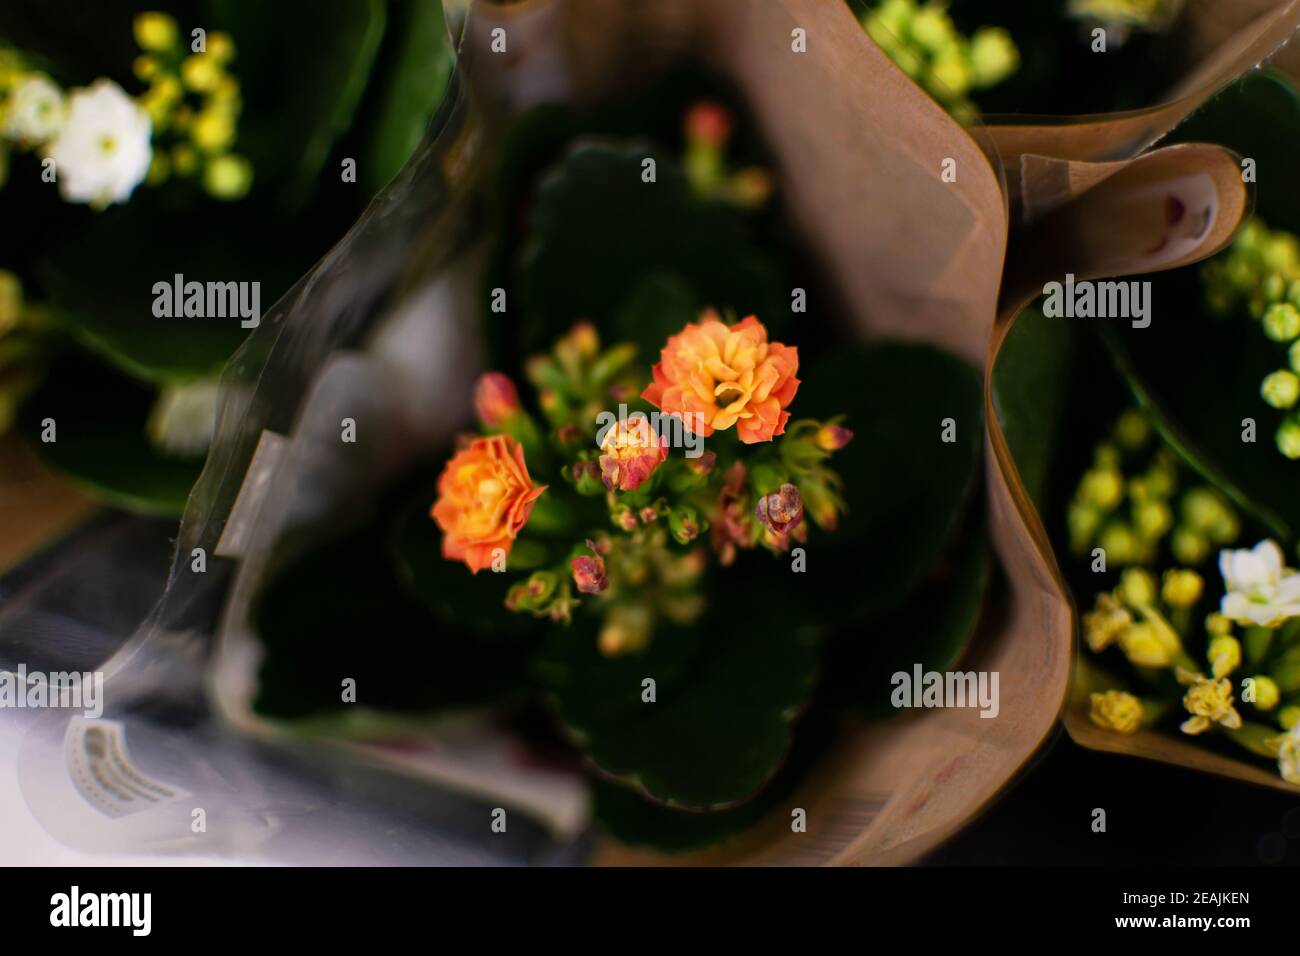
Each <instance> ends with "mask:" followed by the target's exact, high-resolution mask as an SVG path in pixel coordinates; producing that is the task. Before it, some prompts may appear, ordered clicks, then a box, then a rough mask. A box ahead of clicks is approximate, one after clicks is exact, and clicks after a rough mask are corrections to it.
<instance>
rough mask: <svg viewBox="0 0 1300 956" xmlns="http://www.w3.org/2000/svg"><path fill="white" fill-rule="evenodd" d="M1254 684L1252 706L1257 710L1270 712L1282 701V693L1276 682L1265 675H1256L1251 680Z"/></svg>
mask: <svg viewBox="0 0 1300 956" xmlns="http://www.w3.org/2000/svg"><path fill="white" fill-rule="evenodd" d="M1251 680H1253V681H1254V682H1255V700H1254V704H1255V707H1256V708H1257V709H1258V710H1272V709H1273V708H1274V707H1276V706H1277V705H1278V701H1280V700H1281V699H1282V691H1281V689H1280V688H1279V687H1278V686H1277V681H1275V680H1273V678H1271V677H1269V676H1268V675H1267V674H1256V675H1255V676H1254V677H1252V678H1251Z"/></svg>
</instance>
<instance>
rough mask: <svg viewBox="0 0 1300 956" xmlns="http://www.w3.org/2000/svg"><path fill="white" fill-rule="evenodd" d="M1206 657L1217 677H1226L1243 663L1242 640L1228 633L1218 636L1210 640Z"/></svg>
mask: <svg viewBox="0 0 1300 956" xmlns="http://www.w3.org/2000/svg"><path fill="white" fill-rule="evenodd" d="M1205 658H1206V660H1208V661H1209V662H1210V671H1211V673H1213V674H1214V676H1215V678H1216V679H1218V678H1220V677H1225V676H1227V675H1228V674H1231V673H1232V672H1233V671H1235V670H1236V669H1237V667H1238V666H1239V665H1240V664H1241V642H1240V641H1238V640H1237V639H1236V638H1235V637H1229V636H1227V635H1224V636H1223V637H1216V638H1215V639H1214V640H1212V641H1210V646H1209V647H1208V648H1207V649H1206V651H1205ZM1275 686H1276V685H1275Z"/></svg>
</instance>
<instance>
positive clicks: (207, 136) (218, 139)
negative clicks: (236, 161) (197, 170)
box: [190, 108, 235, 153]
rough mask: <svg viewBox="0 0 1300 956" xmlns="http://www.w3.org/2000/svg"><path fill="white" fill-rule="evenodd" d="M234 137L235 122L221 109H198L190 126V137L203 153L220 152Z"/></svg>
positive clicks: (227, 146)
mask: <svg viewBox="0 0 1300 956" xmlns="http://www.w3.org/2000/svg"><path fill="white" fill-rule="evenodd" d="M234 138H235V123H234V121H233V120H232V119H231V117H230V114H229V113H227V112H226V111H225V110H222V109H212V108H208V109H205V110H200V111H199V113H198V115H197V116H195V117H194V122H193V123H192V124H191V126H190V139H192V140H194V145H195V146H197V147H198V148H199V149H201V150H202V151H203V152H205V153H220V152H222V151H224V150H226V149H227V148H229V146H230V144H231V142H232V141H233V140H234Z"/></svg>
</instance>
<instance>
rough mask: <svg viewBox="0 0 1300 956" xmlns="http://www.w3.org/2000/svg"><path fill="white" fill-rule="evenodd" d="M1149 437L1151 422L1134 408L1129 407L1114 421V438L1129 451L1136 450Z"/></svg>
mask: <svg viewBox="0 0 1300 956" xmlns="http://www.w3.org/2000/svg"><path fill="white" fill-rule="evenodd" d="M1150 437H1151V423H1150V422H1148V421H1147V418H1146V416H1145V415H1143V414H1142V413H1141V412H1139V411H1138V410H1137V409H1136V408H1130V409H1128V410H1127V411H1126V412H1124V414H1122V415H1120V417H1119V419H1118V420H1117V421H1116V422H1115V440H1116V441H1117V442H1119V443H1120V444H1121V445H1122V446H1124V447H1125V448H1127V449H1129V450H1130V451H1136V450H1138V449H1139V448H1141V447H1142V446H1143V445H1145V444H1146V443H1147V440H1148V439H1149V438H1150Z"/></svg>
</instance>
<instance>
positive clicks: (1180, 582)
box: [1160, 568, 1204, 607]
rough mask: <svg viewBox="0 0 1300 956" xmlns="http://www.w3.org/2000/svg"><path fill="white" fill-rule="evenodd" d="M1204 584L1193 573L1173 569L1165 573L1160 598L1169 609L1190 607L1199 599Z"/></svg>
mask: <svg viewBox="0 0 1300 956" xmlns="http://www.w3.org/2000/svg"><path fill="white" fill-rule="evenodd" d="M1203 587H1204V582H1203V581H1202V580H1201V576H1200V575H1199V574H1197V573H1196V572H1195V571H1189V570H1186V569H1183V568H1175V569H1174V570H1171V571H1166V572H1165V578H1164V585H1163V587H1161V589H1160V596H1161V598H1163V599H1164V602H1165V603H1166V604H1168V605H1169V606H1170V607H1191V606H1192V605H1193V604H1195V603H1196V602H1197V601H1199V600H1200V599H1201V590H1202V588H1203Z"/></svg>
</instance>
